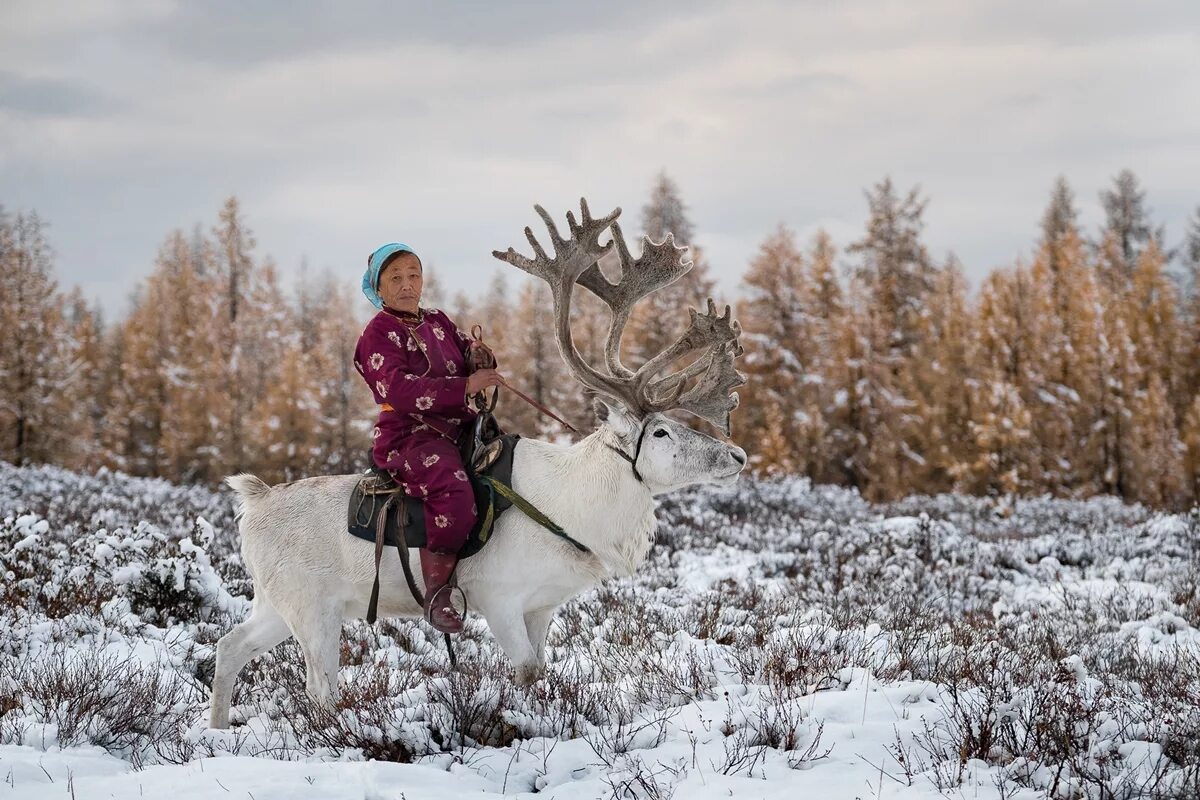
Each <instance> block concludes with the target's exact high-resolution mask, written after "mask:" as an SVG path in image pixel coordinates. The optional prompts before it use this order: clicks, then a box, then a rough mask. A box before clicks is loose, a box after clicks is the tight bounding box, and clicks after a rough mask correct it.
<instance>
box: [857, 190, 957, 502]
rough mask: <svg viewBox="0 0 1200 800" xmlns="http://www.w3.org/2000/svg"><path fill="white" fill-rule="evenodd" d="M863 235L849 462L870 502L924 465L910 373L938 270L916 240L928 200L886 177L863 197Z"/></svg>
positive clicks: (918, 401)
mask: <svg viewBox="0 0 1200 800" xmlns="http://www.w3.org/2000/svg"><path fill="white" fill-rule="evenodd" d="M867 203H868V206H869V208H870V215H869V217H868V219H867V231H866V235H865V236H864V237H863V238H862V239H860V240H859V241H857V242H854V243H853V244H851V245H850V247H849V248H847V252H849V253H851V254H853V255H857V256H858V258H859V263H858V266H857V267H856V269H855V271H854V277H855V281H854V283H853V288H854V292H853V295H852V299H853V304H854V305H855V306H856V309H855V315H856V317H857V319H856V321H855V322H854V323H852V324H853V325H854V327H855V330H856V332H857V336H858V339H859V341H858V342H857V343H856V346H855V347H854V348H853V350H854V352H855V353H856V354H857V355H858V372H859V374H858V376H857V379H856V388H855V397H854V402H856V403H857V404H858V405H859V408H858V410H857V411H856V413H855V415H854V416H855V419H856V422H857V434H858V442H859V446H858V448H857V449H856V451H855V452H853V453H852V454H851V455H850V457H849V463H850V469H851V470H852V471H853V472H854V473H855V476H856V477H855V485H858V486H859V487H860V488H862V489H863V490H864V491H865V492H866V493H867V495H868V496H869V497H888V496H894V495H895V494H896V493H897V492H899V491H900V487H901V486H902V485H903V484H904V483H905V482H906V478H907V476H908V475H909V474H910V473H911V472H912V471H914V470H916V471H917V472H924V471H925V470H926V469H927V468H928V467H929V461H928V459H927V458H926V455H925V454H923V453H922V452H920V450H919V448H920V447H921V446H922V443H923V442H924V441H925V437H924V435H923V432H922V431H921V425H922V420H921V419H920V417H919V414H918V411H919V409H920V408H921V406H922V404H923V402H924V399H925V398H922V397H921V396H920V391H921V386H920V381H919V379H918V376H917V375H916V373H915V371H914V369H913V367H914V364H913V359H914V356H915V355H916V354H917V353H918V352H919V350H920V348H921V345H922V343H923V341H924V337H925V336H926V335H927V332H928V330H929V327H928V325H927V322H926V317H927V315H928V314H929V306H928V302H929V298H930V296H931V294H932V293H933V291H934V289H935V286H936V280H937V272H938V270H937V268H936V267H935V265H934V264H933V262H932V260H931V259H930V257H929V254H928V252H927V251H926V249H925V245H924V243H923V242H922V240H921V234H922V230H923V228H924V220H923V214H924V210H925V200H923V199H921V197H920V196H919V192H918V190H917V189H913V190H911V191H910V192H909V193H908V194H907V195H905V196H904V197H900V196H898V195H897V194H896V191H895V188H894V187H893V185H892V182H891V179H885V180H884V181H883V182H881V183H879V184H877V185H876V186H875V187H874V189H873V190H872V191H871V192H868V193H867Z"/></svg>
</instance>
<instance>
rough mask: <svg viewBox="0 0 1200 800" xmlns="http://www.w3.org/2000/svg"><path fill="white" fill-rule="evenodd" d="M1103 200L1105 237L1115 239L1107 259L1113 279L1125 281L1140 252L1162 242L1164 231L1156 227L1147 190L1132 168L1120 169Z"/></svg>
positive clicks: (1103, 230)
mask: <svg viewBox="0 0 1200 800" xmlns="http://www.w3.org/2000/svg"><path fill="white" fill-rule="evenodd" d="M1100 204H1101V205H1102V206H1103V207H1104V228H1103V229H1102V231H1101V241H1102V242H1103V241H1104V240H1106V239H1111V240H1112V243H1113V246H1112V253H1111V257H1110V258H1107V259H1105V262H1104V263H1105V266H1106V267H1108V268H1109V269H1111V270H1112V274H1111V275H1110V276H1109V278H1110V280H1112V281H1122V280H1125V279H1128V278H1129V276H1130V275H1132V274H1133V270H1134V268H1135V267H1136V266H1137V260H1138V256H1139V255H1140V254H1141V252H1142V251H1143V250H1144V249H1145V248H1146V247H1147V246H1149V245H1150V243H1151V242H1155V241H1157V242H1158V244H1159V246H1160V247H1161V246H1162V240H1161V237H1162V232H1161V230H1159V231H1156V230H1155V229H1154V228H1153V226H1152V224H1151V222H1150V209H1149V208H1148V207H1147V206H1146V192H1145V191H1144V190H1143V189H1142V188H1141V185H1140V184H1139V182H1138V179H1137V176H1136V175H1134V174H1133V172H1132V171H1131V170H1128V169H1123V170H1121V171H1120V172H1119V173H1117V176H1116V177H1115V178H1113V185H1112V188H1111V189H1108V190H1105V191H1102V192H1100ZM1114 285H1116V284H1114Z"/></svg>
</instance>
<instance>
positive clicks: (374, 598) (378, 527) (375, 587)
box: [367, 494, 408, 624]
mask: <svg viewBox="0 0 1200 800" xmlns="http://www.w3.org/2000/svg"><path fill="white" fill-rule="evenodd" d="M395 499H396V495H394V494H392V495H388V498H387V499H386V500H384V501H383V508H382V509H381V510H380V512H379V517H378V519H377V520H376V522H375V582H374V583H373V584H371V599H370V600H368V601H367V622H368V623H370V624H374V622H375V619H376V617H377V616H378V612H379V562H380V561H382V560H383V543H384V539H385V538H386V537H387V515H388V509H389V508H391V506H392V503H393V502H394V501H395ZM401 536H403V530H402V531H401ZM402 560H403V561H404V563H405V570H407V569H408V566H407V564H408V561H407V559H402Z"/></svg>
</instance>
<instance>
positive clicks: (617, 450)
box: [604, 424, 650, 484]
mask: <svg viewBox="0 0 1200 800" xmlns="http://www.w3.org/2000/svg"><path fill="white" fill-rule="evenodd" d="M649 427H650V426H649V425H646V424H643V425H642V432H641V433H640V434H638V440H637V447H636V448H635V449H634V451H633V457H632V458H630V457H629V454H628V453H626V452H625V451H624V450H622V449H621V448H619V447H613V446H612V445H611V444H609V443H608V442H605V443H604V446H605V447H607V448H608V449H609V450H612V451H613V452H614V453H616V454H617V455H619V456H620V457H621V458H623V459H625V460H626V461H628V462H629V464H630V466H632V467H633V477H635V478H637V479H638V482H639V483H643V484H644V483H645V482H646V481H645V480H644V479H643V478H642V476H641V473H639V472H638V468H637V460H638V458H639V457H640V456H641V454H642V439H643V438H644V437H645V435H646V428H649Z"/></svg>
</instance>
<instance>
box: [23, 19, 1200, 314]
mask: <svg viewBox="0 0 1200 800" xmlns="http://www.w3.org/2000/svg"><path fill="white" fill-rule="evenodd" d="M11 8H17V9H18V10H17V11H16V12H13V11H12V10H11ZM42 8H43V6H42V5H41V4H32V3H30V4H18V5H17V6H13V7H8V6H6V9H5V12H4V13H5V14H6V17H5V21H6V22H9V23H10V24H9V25H8V26H0V27H2V28H3V30H4V31H6V32H0V53H3V55H0V75H3V76H4V77H3V79H2V80H0V184H2V185H4V186H5V187H6V191H7V192H9V195H8V196H6V197H2V198H0V201H2V202H4V203H5V205H7V206H9V207H35V208H37V209H38V210H39V211H40V212H41V213H42V214H43V215H44V216H46V217H48V218H50V219H51V220H52V221H53V222H54V224H55V226H54V229H53V233H52V235H53V236H54V237H55V244H56V247H57V248H58V250H59V252H60V253H62V254H63V264H64V266H63V275H62V277H63V280H64V282H65V283H72V282H75V281H76V280H79V279H80V277H81V276H82V274H83V273H82V272H81V271H80V267H79V266H77V265H79V264H82V263H85V262H86V263H87V264H88V266H89V269H90V270H91V271H92V272H91V274H96V275H101V276H104V277H103V280H105V281H108V283H106V284H105V285H104V287H103V288H97V289H96V291H98V292H102V293H104V295H105V297H106V298H107V300H106V301H107V302H109V303H110V304H111V303H113V302H114V301H115V300H116V299H117V297H118V296H120V297H123V295H124V288H122V289H121V291H120V293H119V295H118V294H117V293H116V292H115V290H113V289H112V288H111V287H112V286H120V285H128V284H129V283H131V282H133V281H134V280H136V279H137V278H138V277H140V276H141V275H144V274H145V273H146V272H147V271H148V270H149V268H150V265H151V262H152V259H153V255H154V252H155V250H156V248H157V245H158V242H159V241H160V240H161V239H162V238H163V237H164V236H165V235H166V233H167V232H168V231H169V230H170V228H171V227H176V226H179V227H184V228H189V227H190V226H191V225H192V224H193V223H195V222H203V223H204V224H205V225H208V224H210V222H211V220H212V218H214V217H215V213H216V209H217V208H218V207H219V204H220V201H221V199H222V198H223V197H224V196H226V195H228V194H231V193H236V194H238V195H239V196H240V197H241V199H242V200H243V206H244V209H245V211H246V214H247V217H248V221H249V223H250V225H251V227H253V228H254V229H255V230H256V233H257V234H258V239H259V241H260V243H261V249H262V250H263V251H266V252H270V253H271V254H272V255H274V256H275V257H276V259H277V261H278V262H279V263H280V264H281V266H282V267H283V269H284V271H285V273H286V272H287V271H288V265H293V264H298V263H299V260H300V259H301V258H302V257H307V258H308V259H309V261H310V262H311V263H313V264H314V265H315V266H317V267H321V266H326V265H328V266H332V267H338V268H342V265H355V268H356V265H357V264H359V262H361V260H362V259H361V255H362V253H363V252H366V251H368V250H369V249H371V247H373V246H374V244H376V243H377V242H380V241H386V240H391V239H393V238H396V237H397V236H401V237H403V238H406V239H408V238H412V239H417V240H419V241H420V242H422V243H423V244H422V246H423V249H424V251H425V252H427V253H428V254H429V257H430V261H431V263H433V264H436V265H437V268H438V269H439V271H440V272H441V273H442V275H443V278H444V280H443V283H444V284H445V285H446V287H447V289H449V290H450V291H451V292H453V291H454V290H455V289H457V288H467V289H472V288H473V287H474V286H475V285H476V284H477V283H479V282H480V281H483V280H486V279H487V277H490V275H491V274H492V273H493V270H494V268H493V267H492V266H491V263H490V261H491V258H490V251H491V250H492V249H493V248H496V247H505V246H507V245H508V244H519V243H520V241H521V233H520V232H521V229H522V227H523V226H524V225H525V224H528V223H529V222H531V221H532V218H531V216H530V215H531V210H530V206H531V205H532V203H534V202H542V203H544V204H545V205H546V206H547V208H550V209H553V210H555V213H556V215H558V216H561V214H562V213H565V211H566V210H567V209H568V208H571V207H573V204H575V203H577V201H578V196H579V195H580V194H585V195H587V196H588V198H589V200H591V201H592V203H593V206H594V207H595V208H601V207H611V206H615V205H623V206H624V207H625V209H626V212H625V214H626V216H625V219H626V220H627V223H626V224H627V227H630V226H631V223H630V222H629V220H630V219H632V220H633V222H632V226H633V227H636V220H637V217H638V214H639V211H640V206H641V203H642V202H643V200H644V197H645V196H646V192H647V190H648V188H649V184H650V182H651V180H652V179H653V176H654V175H655V174H656V173H657V172H658V170H659V169H660V168H663V167H665V168H666V169H667V170H668V171H669V172H670V173H671V174H672V176H673V177H675V179H676V180H677V182H678V183H679V184H680V185H681V187H682V190H683V192H684V196H685V200H686V201H687V203H688V205H689V206H690V208H691V211H692V215H693V218H694V221H695V223H696V228H697V231H698V237H699V242H698V243H699V244H701V245H702V246H703V247H704V248H705V252H706V255H707V258H708V260H709V262H710V263H711V264H712V265H713V269H714V270H715V271H716V272H717V274H718V277H719V278H720V279H721V280H722V282H723V285H734V284H736V281H737V279H738V277H739V276H740V274H741V272H742V271H743V270H744V268H745V265H746V262H747V261H748V259H749V258H750V257H751V256H752V255H753V253H754V251H755V250H756V248H757V244H758V242H759V241H761V239H762V238H763V237H764V236H766V235H767V234H768V233H769V232H770V231H771V230H772V229H773V228H774V226H775V225H776V224H777V223H778V222H780V221H784V222H786V223H788V224H789V225H790V226H792V227H793V228H795V229H797V230H800V231H803V232H806V233H807V232H809V231H811V230H813V228H814V226H815V225H816V224H818V223H820V224H824V225H826V226H827V227H829V228H831V229H833V230H834V232H835V236H836V238H837V239H838V241H839V244H842V245H845V244H846V243H847V242H848V241H849V240H850V238H852V234H851V233H850V232H853V231H857V230H860V229H861V227H862V221H863V218H864V217H865V208H866V206H865V203H864V201H863V198H862V190H863V189H864V188H865V187H868V186H870V185H872V184H873V183H875V182H876V181H878V180H879V179H881V178H882V177H884V176H885V175H891V176H892V177H893V178H894V179H895V181H896V182H897V184H898V185H899V186H900V187H901V188H907V187H908V186H911V185H913V184H918V183H919V184H920V185H921V186H922V188H923V190H924V192H925V194H926V195H928V196H929V197H930V199H931V202H930V205H929V210H928V213H927V219H928V222H929V228H928V234H929V243H930V246H931V250H932V251H933V252H934V253H935V254H936V255H938V256H939V257H940V256H942V255H944V254H945V253H946V252H947V251H949V250H951V249H953V250H955V251H956V252H957V253H958V254H959V256H960V257H961V258H962V259H963V261H964V262H965V265H966V269H967V271H968V274H969V275H971V276H972V277H974V278H976V279H977V278H978V277H979V276H980V275H981V274H982V273H983V271H984V270H986V269H987V268H990V267H992V266H995V265H998V264H1003V263H1011V261H1012V260H1014V259H1015V258H1016V257H1017V256H1018V255H1019V254H1021V253H1022V252H1025V251H1027V250H1028V248H1029V247H1030V245H1031V243H1032V241H1033V238H1034V236H1035V235H1036V222H1037V219H1038V217H1039V216H1040V213H1041V207H1042V205H1043V204H1044V202H1045V200H1046V196H1047V193H1048V191H1049V188H1050V185H1051V182H1052V181H1053V179H1054V177H1055V176H1056V175H1058V174H1060V173H1062V174H1065V175H1067V177H1068V178H1069V179H1070V180H1071V181H1072V183H1073V184H1074V185H1075V186H1076V189H1077V196H1078V197H1079V199H1080V204H1081V207H1082V209H1083V218H1084V220H1085V222H1088V223H1089V224H1092V223H1094V221H1095V220H1096V219H1097V218H1098V217H1097V214H1098V213H1099V212H1098V205H1097V203H1096V201H1095V194H1096V192H1097V191H1098V190H1099V189H1100V188H1101V187H1102V186H1104V185H1106V184H1107V182H1108V180H1109V179H1110V177H1111V176H1112V175H1114V174H1115V173H1116V172H1117V171H1118V170H1119V169H1121V168H1123V167H1126V166H1128V167H1131V168H1133V169H1134V170H1135V171H1137V172H1138V174H1139V175H1140V176H1141V177H1142V179H1143V182H1144V184H1145V185H1146V186H1147V187H1148V188H1149V190H1150V193H1151V194H1150V204H1151V206H1152V207H1153V208H1154V209H1155V210H1156V212H1157V213H1158V214H1160V215H1161V216H1162V218H1163V219H1164V220H1166V221H1167V222H1168V233H1169V234H1171V233H1172V232H1178V231H1179V230H1180V228H1181V226H1182V221H1183V218H1184V217H1185V216H1186V214H1187V213H1189V212H1190V210H1191V208H1192V207H1194V206H1195V204H1196V203H1197V202H1198V201H1200V197H1197V196H1195V187H1194V182H1189V181H1188V180H1187V177H1186V176H1188V175H1195V174H1200V153H1198V152H1197V151H1196V150H1195V148H1194V147H1193V146H1192V144H1191V143H1192V142H1194V141H1196V140H1197V138H1198V137H1200V106H1198V104H1196V103H1195V96H1196V93H1197V89H1198V87H1200V65H1198V64H1197V62H1196V59H1195V52H1196V47H1197V39H1196V35H1195V34H1194V33H1192V31H1195V30H1197V27H1198V26H1197V23H1200V7H1197V6H1196V4H1195V3H1194V2H1186V3H1185V2H1176V1H1175V0H1164V2H1162V3H1156V4H1155V5H1154V6H1153V10H1151V8H1150V7H1147V8H1146V9H1144V10H1143V11H1141V12H1139V13H1137V14H1131V13H1130V12H1129V11H1128V8H1127V6H1126V5H1125V4H1122V3H1118V2H1116V0H1098V1H1097V2H1093V3H1089V4H1088V5H1087V6H1086V13H1082V12H1081V6H1080V5H1079V4H1078V3H1076V2H1069V1H1067V0H1063V1H1062V2H1053V1H1052V0H1042V2H1032V1H1031V0H1016V1H1015V2H1011V3H1005V4H979V3H961V2H958V0H922V1H921V2H913V3H894V2H870V3H853V4H846V3H832V2H805V3H782V2H781V3H771V2H747V3H740V4H738V5H737V6H736V7H733V6H729V5H728V4H718V3H703V4H689V5H687V6H680V5H679V4H674V3H665V2H651V3H634V2H627V1H626V0H620V2H614V3H611V4H608V5H606V6H605V7H604V9H602V10H589V9H586V8H583V7H579V6H572V5H570V4H554V5H553V6H548V5H547V4H541V3H536V4H534V3H527V4H514V3H486V4H484V3H477V4H466V5H464V4H453V5H448V4H427V3H412V4H391V3H377V4H376V3H359V4H350V5H339V6H338V7H337V8H336V9H335V8H333V7H331V6H325V5H320V4H314V3H294V4H283V3H262V4H250V5H246V4H240V3H239V4H234V3H231V2H229V3H225V2H222V3H203V4H201V3H195V4H179V5H175V4H170V3H156V2H147V3H135V4H124V3H119V4H118V3H112V4H108V5H104V4H99V5H88V6H87V8H86V9H82V10H80V11H79V13H77V14H72V13H70V11H68V10H64V9H62V8H58V9H55V10H54V12H53V14H48V13H43V12H42V11H41V9H42ZM55 15H57V17H56V16H55ZM56 18H59V21H58V22H56V21H55V19H56ZM6 46H8V47H6ZM114 231H119V232H120V233H119V235H117V234H114V233H113V232H114ZM97 242H102V243H103V245H104V247H103V249H98V248H97V247H96V243H97ZM84 253H86V254H87V255H86V259H85V258H84V257H83V256H82V254H84ZM345 268H346V270H347V273H348V274H349V273H350V272H351V270H350V269H349V267H348V266H347V267H345Z"/></svg>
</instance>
